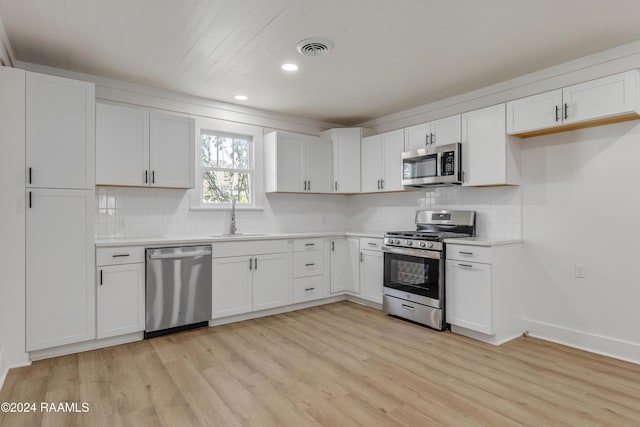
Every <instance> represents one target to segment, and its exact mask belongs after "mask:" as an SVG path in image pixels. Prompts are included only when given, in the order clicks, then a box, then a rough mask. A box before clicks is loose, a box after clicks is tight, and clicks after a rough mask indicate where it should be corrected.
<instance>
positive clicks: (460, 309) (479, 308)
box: [446, 260, 493, 335]
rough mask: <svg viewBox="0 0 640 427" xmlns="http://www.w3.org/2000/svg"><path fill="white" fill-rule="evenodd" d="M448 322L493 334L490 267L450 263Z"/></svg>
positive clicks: (458, 262)
mask: <svg viewBox="0 0 640 427" xmlns="http://www.w3.org/2000/svg"><path fill="white" fill-rule="evenodd" d="M446 277H447V298H446V301H447V310H446V311H447V322H448V323H451V324H452V325H457V326H462V327H464V328H467V329H471V330H473V331H478V332H482V333H484V334H489V335H490V334H493V317H492V315H491V311H492V302H491V265H490V264H481V263H476V262H462V261H456V260H447V272H446Z"/></svg>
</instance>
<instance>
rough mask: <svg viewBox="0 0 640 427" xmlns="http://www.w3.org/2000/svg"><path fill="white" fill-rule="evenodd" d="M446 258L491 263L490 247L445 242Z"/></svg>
mask: <svg viewBox="0 0 640 427" xmlns="http://www.w3.org/2000/svg"><path fill="white" fill-rule="evenodd" d="M447 259H454V260H460V261H473V262H482V263H485V264H491V248H490V247H487V246H473V245H452V244H447Z"/></svg>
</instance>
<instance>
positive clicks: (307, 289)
mask: <svg viewBox="0 0 640 427" xmlns="http://www.w3.org/2000/svg"><path fill="white" fill-rule="evenodd" d="M314 289H315V288H304V291H305V292H309V291H313V290H314Z"/></svg>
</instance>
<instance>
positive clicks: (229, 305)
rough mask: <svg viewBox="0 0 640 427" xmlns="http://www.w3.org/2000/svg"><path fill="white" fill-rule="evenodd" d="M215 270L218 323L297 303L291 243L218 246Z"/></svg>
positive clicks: (214, 292)
mask: <svg viewBox="0 0 640 427" xmlns="http://www.w3.org/2000/svg"><path fill="white" fill-rule="evenodd" d="M224 255H232V256H224ZM212 269H213V292H212V298H213V300H212V308H213V309H212V311H213V315H212V317H213V318H214V319H218V318H223V317H227V316H233V315H236V314H243V313H249V312H251V311H258V310H265V309H268V308H274V307H280V306H284V305H287V304H291V303H292V302H293V289H292V281H291V279H292V278H291V245H290V244H289V243H287V241H273V242H269V241H260V242H229V243H216V244H214V245H213V260H212Z"/></svg>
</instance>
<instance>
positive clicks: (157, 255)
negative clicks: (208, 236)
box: [148, 249, 211, 259]
mask: <svg viewBox="0 0 640 427" xmlns="http://www.w3.org/2000/svg"><path fill="white" fill-rule="evenodd" d="M197 256H211V249H208V250H201V251H195V252H173V253H168V254H163V253H150V254H148V257H149V259H172V258H173V259H178V258H192V257H197Z"/></svg>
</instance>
